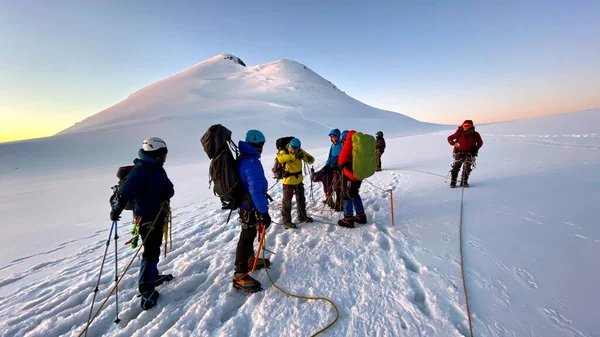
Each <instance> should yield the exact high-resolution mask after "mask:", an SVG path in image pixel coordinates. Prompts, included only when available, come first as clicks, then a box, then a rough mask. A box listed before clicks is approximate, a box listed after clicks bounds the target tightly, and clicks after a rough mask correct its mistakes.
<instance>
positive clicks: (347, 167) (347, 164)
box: [338, 130, 360, 181]
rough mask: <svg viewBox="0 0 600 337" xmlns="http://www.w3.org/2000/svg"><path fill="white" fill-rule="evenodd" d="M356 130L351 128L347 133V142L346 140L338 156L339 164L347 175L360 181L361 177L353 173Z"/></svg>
mask: <svg viewBox="0 0 600 337" xmlns="http://www.w3.org/2000/svg"><path fill="white" fill-rule="evenodd" d="M355 132H356V130H350V131H349V132H348V134H347V135H346V142H344V146H343V147H342V151H341V152H340V156H339V157H338V165H340V166H341V167H343V168H344V174H345V175H346V177H348V178H350V179H351V180H356V181H360V179H357V178H356V177H355V176H354V173H352V136H353V135H354V133H355Z"/></svg>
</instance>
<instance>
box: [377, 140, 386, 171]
mask: <svg viewBox="0 0 600 337" xmlns="http://www.w3.org/2000/svg"><path fill="white" fill-rule="evenodd" d="M375 139H376V140H377V147H376V150H377V170H376V171H378V172H379V171H381V155H382V154H383V152H384V151H385V139H383V132H382V131H377V134H376V137H375Z"/></svg>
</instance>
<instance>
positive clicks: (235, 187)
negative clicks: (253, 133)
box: [200, 124, 244, 211]
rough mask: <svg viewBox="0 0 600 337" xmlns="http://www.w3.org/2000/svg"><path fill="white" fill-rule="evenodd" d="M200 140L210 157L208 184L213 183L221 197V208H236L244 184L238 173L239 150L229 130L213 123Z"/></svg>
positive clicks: (241, 195)
mask: <svg viewBox="0 0 600 337" xmlns="http://www.w3.org/2000/svg"><path fill="white" fill-rule="evenodd" d="M200 142H201V143H202V146H203V147H204V152H206V154H207V155H208V158H209V159H211V161H210V168H209V181H208V182H209V186H210V184H212V183H214V187H213V192H214V193H215V195H216V196H218V197H219V198H220V199H221V204H222V206H223V207H221V209H224V210H225V209H228V210H231V211H233V210H236V209H238V208H239V207H240V205H241V204H242V202H243V201H244V186H243V185H242V182H241V180H240V176H239V173H238V164H239V151H238V148H237V146H236V145H235V144H234V143H233V141H232V140H231V131H230V130H229V129H227V128H226V127H224V126H223V125H221V124H215V125H213V126H211V127H210V128H208V130H207V131H206V133H204V136H202V138H201V139H200ZM232 151H233V152H234V153H235V157H234V156H233V154H232Z"/></svg>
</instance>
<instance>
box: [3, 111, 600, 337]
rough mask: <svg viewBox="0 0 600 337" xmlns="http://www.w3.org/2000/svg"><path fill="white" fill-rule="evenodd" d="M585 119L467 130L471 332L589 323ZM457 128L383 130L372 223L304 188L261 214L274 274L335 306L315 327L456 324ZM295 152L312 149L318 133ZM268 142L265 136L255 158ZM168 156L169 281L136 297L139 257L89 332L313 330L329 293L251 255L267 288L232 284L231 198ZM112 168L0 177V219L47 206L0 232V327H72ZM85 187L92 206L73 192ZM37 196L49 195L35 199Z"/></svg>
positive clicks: (367, 330) (588, 117)
mask: <svg viewBox="0 0 600 337" xmlns="http://www.w3.org/2000/svg"><path fill="white" fill-rule="evenodd" d="M598 125H600V110H593V111H587V112H581V113H574V114H565V115H560V116H554V117H548V118H545V119H536V120H530V121H520V122H511V123H505V124H495V125H489V126H483V127H480V128H478V129H479V131H480V132H481V134H482V136H483V139H484V142H485V145H484V148H483V149H482V150H481V151H480V157H479V158H478V163H477V169H476V170H475V171H474V172H473V175H472V178H471V179H470V183H472V188H470V189H467V190H465V191H464V215H463V233H462V234H463V240H464V247H463V248H464V263H465V273H466V280H465V281H466V287H467V294H468V297H469V301H470V307H471V311H472V316H471V318H472V321H473V325H474V335H475V336H494V337H495V336H544V337H547V336H557V337H558V336H577V337H592V336H600V334H599V331H600V322H598V320H597V318H596V314H595V313H596V312H597V310H596V303H598V302H599V301H600V295H599V294H598V292H597V291H596V287H597V281H596V280H597V277H598V274H597V269H598V268H597V266H598V256H599V252H600V251H599V250H600V229H599V228H598V226H596V223H597V221H595V220H596V216H595V215H596V212H595V210H596V208H597V200H598V199H599V197H600V192H599V191H600V188H599V187H600V186H598V179H597V172H599V171H600V170H599V169H600V152H598V151H599V148H600V139H598V134H599V133H600V132H599V131H600V130H598ZM452 131H453V130H448V131H444V132H439V133H436V134H423V135H416V136H410V137H402V138H395V139H391V138H388V147H389V148H388V151H386V153H385V155H384V171H383V172H381V173H377V174H376V175H375V176H374V177H372V178H370V179H368V182H365V183H364V184H363V187H362V188H361V195H362V197H363V200H364V203H365V206H366V210H367V214H368V216H369V223H368V224H367V225H362V226H361V225H359V226H358V228H356V229H344V228H340V227H337V226H335V225H333V224H331V223H333V222H334V221H335V220H337V218H338V216H339V215H338V214H336V213H330V212H328V211H325V212H321V204H320V203H319V201H318V200H320V199H322V198H323V194H322V191H321V189H320V188H319V187H318V186H315V188H314V194H315V195H314V200H315V201H311V202H309V212H310V213H311V214H312V215H314V216H315V217H316V218H317V219H319V220H320V221H321V222H319V223H314V224H305V225H300V229H299V230H295V231H289V230H288V231H286V230H284V229H282V228H281V226H278V225H273V226H272V227H271V228H270V229H269V233H268V235H267V240H266V242H267V246H268V248H269V249H271V250H272V251H274V252H275V253H277V254H276V255H274V256H271V258H272V262H273V266H272V269H271V270H270V273H271V275H272V276H273V278H274V280H275V281H276V282H277V284H278V285H279V286H281V287H283V288H284V289H286V290H288V291H291V292H293V293H298V294H301V295H311V296H323V297H327V298H330V299H331V300H333V301H334V302H335V303H336V305H337V307H338V308H339V310H340V319H339V321H338V322H337V323H336V324H335V325H334V326H333V327H332V328H330V329H329V330H327V331H326V332H325V333H323V336H468V335H469V327H468V322H467V316H466V312H465V294H464V292H463V286H462V278H461V273H460V263H459V261H460V255H459V242H460V241H459V240H460V238H459V235H458V233H459V232H458V222H459V214H460V202H461V193H462V191H461V190H460V189H449V188H448V186H447V182H445V176H446V174H447V170H448V166H449V164H450V151H451V147H450V146H449V145H448V144H447V142H446V139H445V138H446V137H447V135H449V134H450V133H451V132H452ZM235 136H236V138H240V137H241V134H236V135H235ZM267 137H269V134H267ZM314 141H315V143H316V142H321V143H322V144H323V145H324V146H326V143H327V140H326V139H322V137H320V138H318V139H315V140H314ZM308 150H309V152H310V153H312V154H314V155H316V156H317V157H318V162H320V163H323V162H324V161H325V156H326V152H327V148H323V147H319V148H316V147H315V148H308ZM272 158H273V155H272V154H269V153H268V151H267V156H266V157H265V158H264V159H263V163H264V166H265V167H266V168H269V166H270V164H271V161H272ZM166 169H167V171H168V172H169V175H170V177H171V179H172V180H173V181H174V183H175V189H176V197H175V198H174V199H173V201H172V203H173V211H174V229H173V230H174V232H173V238H174V243H173V251H172V252H170V253H169V254H168V256H167V257H166V258H164V259H162V260H161V262H160V263H159V268H160V270H161V271H164V272H172V273H173V274H175V276H176V279H175V280H173V281H172V282H171V283H168V284H165V285H163V286H161V289H160V291H161V298H160V300H159V305H158V306H157V307H156V308H154V309H152V310H150V311H147V312H142V311H141V309H140V308H139V303H138V301H139V299H138V298H136V297H135V294H136V280H137V277H136V273H137V270H138V261H135V262H134V264H133V267H132V268H131V269H130V270H129V271H128V273H127V274H126V276H125V277H124V279H123V282H122V283H121V285H120V287H119V303H120V314H119V317H120V318H121V320H122V321H121V323H120V324H119V325H115V324H114V323H113V320H114V318H115V297H114V296H113V297H111V298H110V299H109V301H108V306H107V307H106V308H105V309H104V310H103V311H102V312H101V313H100V315H99V317H98V319H97V320H96V321H94V322H93V324H92V326H91V328H90V331H89V334H88V336H308V335H311V334H312V333H315V332H316V331H318V330H319V329H321V328H322V327H324V326H325V325H327V324H328V323H329V322H331V321H332V320H333V318H334V315H335V313H334V311H333V309H332V308H331V307H330V306H328V305H327V304H325V303H323V302H310V301H304V300H296V299H291V298H287V297H285V296H284V295H283V294H281V293H279V292H278V291H277V290H276V289H274V287H273V286H272V285H270V283H269V281H268V278H267V277H266V274H265V273H264V271H260V272H255V274H254V276H255V277H256V278H258V279H259V280H260V281H261V282H262V284H263V287H264V288H265V291H263V292H260V293H257V294H254V295H251V296H248V295H247V294H243V293H238V292H236V291H234V290H232V289H231V286H230V282H231V276H232V273H233V259H234V251H235V246H236V242H237V236H238V235H239V228H238V224H237V222H235V221H233V222H230V223H229V224H226V223H225V221H226V218H227V214H226V213H225V212H222V211H220V210H219V209H218V202H217V200H215V199H216V198H215V197H213V196H212V195H211V193H210V191H209V190H208V189H207V184H206V180H207V179H206V177H207V165H206V163H194V164H185V165H184V164H181V165H176V164H174V163H172V162H168V163H167V165H166ZM113 174H114V172H112V171H111V172H103V171H101V170H96V171H90V172H84V173H82V174H81V175H80V176H78V177H73V176H72V175H67V174H65V175H55V176H53V177H52V179H40V180H35V179H33V178H30V179H21V178H19V177H8V178H4V180H3V182H2V183H3V186H8V187H9V188H8V189H4V188H3V189H2V191H0V205H1V207H2V208H3V210H2V212H0V223H1V224H2V226H3V229H6V227H5V226H6V224H13V223H16V220H18V216H19V215H24V214H25V213H27V212H31V207H30V206H31V205H35V207H42V208H41V209H40V210H39V212H38V213H39V214H40V215H43V221H41V222H40V224H39V226H35V227H32V228H30V227H28V226H18V225H15V226H14V227H10V228H8V229H6V230H4V233H6V236H3V237H2V239H1V240H2V245H0V247H1V248H0V249H1V253H2V254H0V256H1V260H0V261H1V263H0V269H1V270H2V276H1V278H0V296H1V297H0V336H77V335H79V333H80V332H81V330H82V329H83V327H84V326H85V322H86V320H87V316H88V312H89V306H90V304H91V299H92V290H93V286H94V284H95V282H96V279H97V275H98V274H97V273H98V271H99V267H100V261H101V256H102V253H103V251H104V248H105V242H106V239H107V236H108V232H109V227H110V222H109V221H108V215H107V213H108V212H107V205H106V204H105V203H106V197H107V194H108V191H106V186H107V183H108V182H109V181H112V178H111V177H109V178H106V177H104V176H106V175H111V176H112V175H113ZM305 184H309V182H308V180H306V181H305ZM77 187H79V188H77ZM379 188H383V189H387V188H391V189H392V190H393V193H394V194H393V196H394V208H395V220H396V226H395V227H392V224H391V217H390V199H389V194H388V193H386V192H384V191H382V190H380V189H379ZM74 191H76V192H74ZM272 192H273V193H272V195H273V197H274V199H275V202H274V203H272V204H271V206H270V208H271V213H272V215H273V219H274V221H276V222H280V221H281V217H280V214H279V203H280V201H281V185H278V186H275V187H274V188H273V190H272ZM67 196H69V197H68V198H67V199H64V198H65V197H67ZM83 198H85V199H86V200H90V201H88V203H93V204H95V207H96V208H98V211H97V214H96V213H94V212H92V211H90V212H87V211H85V210H82V209H78V208H71V207H69V204H70V202H75V200H76V199H83ZM48 199H58V200H62V202H57V203H58V204H60V205H61V206H60V207H57V208H53V207H51V208H50V209H45V208H43V204H44V203H45V202H46V201H47V200H48ZM309 200H311V199H310V198H309ZM96 201H98V202H97V204H96ZM7 205H8V206H7ZM7 207H8V209H10V212H6V211H5V210H6V209H7ZM92 207H93V206H90V208H89V209H91V208H92ZM9 213H10V214H9ZM11 214H15V215H16V218H11V216H12V215H11ZM78 219H79V220H78ZM81 219H86V220H85V221H82V220H81ZM70 221H71V222H70ZM129 226H130V225H129V224H127V223H126V222H122V223H121V224H120V228H119V231H120V235H121V239H120V241H119V246H118V247H119V270H120V271H121V272H122V271H123V270H124V268H125V267H126V264H127V263H128V262H129V260H130V259H131V257H132V256H133V251H132V250H131V249H130V248H128V247H125V246H123V245H122V243H123V242H124V241H125V240H127V239H128V234H127V232H128V229H129ZM13 232H16V233H19V232H21V234H19V235H20V236H18V237H15V236H13ZM113 249H114V242H111V245H110V247H109V252H110V253H109V255H108V258H107V262H106V263H107V264H106V267H105V269H104V276H103V277H102V279H101V285H100V292H99V294H98V298H97V300H96V302H97V303H96V306H95V307H96V308H97V307H98V306H99V303H100V301H102V300H104V298H105V297H106V295H107V294H108V291H109V289H110V288H109V287H110V286H111V285H112V284H113V283H114V281H113V280H114V258H113ZM15 252H16V253H15Z"/></svg>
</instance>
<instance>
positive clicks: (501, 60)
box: [0, 0, 600, 141]
mask: <svg viewBox="0 0 600 337" xmlns="http://www.w3.org/2000/svg"><path fill="white" fill-rule="evenodd" d="M599 13H600V2H594V1H543V2H542V1H525V2H524V1H518V2H511V1H502V2H500V1H498V2H491V1H485V2H482V1H478V2H467V1H428V2H421V3H416V2H403V1H369V2H367V1H364V2H359V1H294V2H292V1H243V2H242V1H227V2H223V1H173V2H167V1H164V2H157V1H101V2H92V1H52V2H51V1H28V0H26V1H3V0H0V31H1V32H2V34H0V117H1V118H2V119H3V120H4V123H2V126H1V127H0V141H7V140H14V139H19V138H31V137H39V136H45V135H51V134H54V133H56V132H58V131H60V130H62V129H64V128H66V127H68V126H70V125H72V124H74V123H75V122H77V121H79V120H81V119H83V118H85V117H87V116H89V115H92V114H94V113H97V112H99V111H101V110H102V109H105V108H107V107H109V106H111V105H114V104H116V103H118V102H120V101H121V100H123V99H125V98H126V97H127V96H128V95H129V94H130V93H132V92H135V91H136V90H138V89H140V88H141V87H143V86H146V85H148V84H150V83H153V82H155V81H157V80H160V79H162V78H165V77H168V76H170V75H172V74H175V73H176V72H178V71H181V70H183V69H185V68H188V67H190V66H192V65H194V64H196V63H199V62H201V61H203V60H205V59H207V58H209V57H212V56H214V55H217V54H221V53H231V54H234V55H236V56H238V57H240V58H241V59H242V60H244V62H246V64H248V65H256V64H261V63H266V62H271V61H275V60H278V59H282V58H287V59H292V60H295V61H298V62H301V63H303V64H305V65H307V66H308V67H310V68H311V69H313V70H314V71H316V72H317V73H319V74H320V75H321V76H323V77H325V78H326V79H328V80H330V81H332V82H333V83H334V84H336V85H337V86H338V87H340V88H341V89H342V90H344V91H346V93H348V94H350V95H351V96H353V97H355V98H357V99H359V100H361V101H363V102H365V103H367V104H370V105H373V106H375V107H378V108H383V109H388V110H393V111H397V112H400V113H404V114H406V115H409V116H411V117H414V118H417V119H419V120H424V121H429V122H440V123H460V122H461V121H462V120H463V119H465V118H467V117H468V118H472V119H474V120H475V122H476V123H477V122H478V121H479V122H493V121H502V120H511V119H519V118H527V117H534V116H539V115H545V114H554V113H559V112H568V111H576V110H583V109H589V108H593V107H600V94H599V93H600V34H599V32H600V19H599V15H600V14H599Z"/></svg>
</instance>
